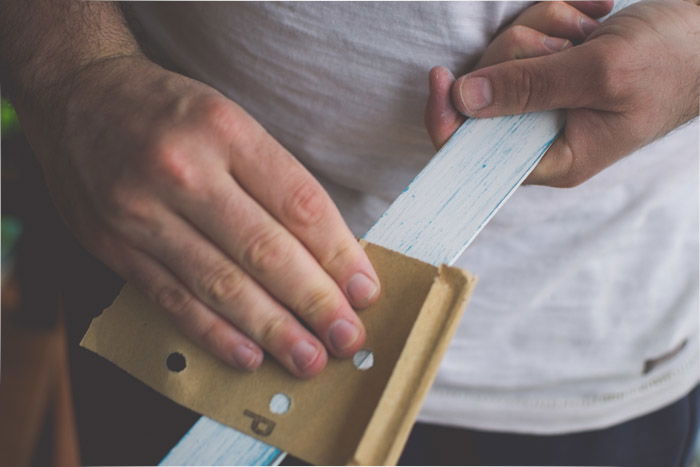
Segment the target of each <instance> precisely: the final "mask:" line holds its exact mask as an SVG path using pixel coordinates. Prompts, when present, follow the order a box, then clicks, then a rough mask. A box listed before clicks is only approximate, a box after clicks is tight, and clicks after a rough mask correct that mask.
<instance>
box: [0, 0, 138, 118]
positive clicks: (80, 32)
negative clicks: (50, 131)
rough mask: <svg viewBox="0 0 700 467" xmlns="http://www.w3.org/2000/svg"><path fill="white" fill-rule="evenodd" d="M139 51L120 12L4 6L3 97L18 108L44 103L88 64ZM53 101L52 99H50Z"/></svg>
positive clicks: (29, 1)
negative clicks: (41, 101) (12, 101)
mask: <svg viewBox="0 0 700 467" xmlns="http://www.w3.org/2000/svg"><path fill="white" fill-rule="evenodd" d="M139 54H140V51H139V47H138V44H137V43H136V41H135V40H134V38H133V36H132V35H131V33H130V31H129V29H128V28H127V26H126V24H125V23H124V20H123V17H122V15H121V12H120V11H119V7H118V6H117V5H116V4H113V3H108V2H89V1H80V0H4V2H3V14H2V15H0V66H1V68H0V70H1V75H0V78H1V79H2V84H3V85H5V86H4V89H3V91H5V92H6V93H9V95H10V97H11V98H12V99H13V100H14V101H15V102H16V104H18V105H20V106H23V107H24V106H26V105H30V106H31V105H32V104H36V103H37V102H38V101H39V100H41V99H47V98H48V97H49V96H50V95H51V94H52V90H53V89H55V88H61V87H63V86H64V85H66V84H68V83H69V82H70V81H71V77H73V76H75V75H76V74H77V73H79V72H80V70H83V69H85V68H86V67H89V66H91V65H92V64H95V63H98V62H101V61H104V60H109V59H111V58H114V57H120V56H125V55H139ZM49 100H51V99H49Z"/></svg>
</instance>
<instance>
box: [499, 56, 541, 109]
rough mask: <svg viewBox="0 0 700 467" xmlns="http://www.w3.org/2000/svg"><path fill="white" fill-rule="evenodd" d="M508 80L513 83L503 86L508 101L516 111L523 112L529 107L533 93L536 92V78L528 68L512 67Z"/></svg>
mask: <svg viewBox="0 0 700 467" xmlns="http://www.w3.org/2000/svg"><path fill="white" fill-rule="evenodd" d="M510 82H511V83H514V85H511V86H506V87H505V90H506V95H508V102H509V103H511V104H512V106H513V109H514V111H515V112H516V113H522V112H525V111H526V110H527V109H528V108H529V107H530V102H531V100H532V99H533V97H534V95H535V94H536V93H537V92H538V89H537V83H538V80H537V79H535V77H534V76H533V75H532V72H531V71H530V69H529V68H526V67H514V68H513V76H512V77H511V79H510Z"/></svg>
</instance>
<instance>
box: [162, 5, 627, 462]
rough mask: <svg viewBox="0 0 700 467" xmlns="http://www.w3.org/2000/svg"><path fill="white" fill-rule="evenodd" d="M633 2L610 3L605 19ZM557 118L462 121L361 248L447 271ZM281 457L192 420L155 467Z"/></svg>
mask: <svg viewBox="0 0 700 467" xmlns="http://www.w3.org/2000/svg"><path fill="white" fill-rule="evenodd" d="M636 1H638V0H616V2H615V6H614V8H613V11H612V12H611V13H610V14H611V15H612V14H614V13H615V12H617V11H619V10H621V9H622V8H625V7H626V6H628V5H630V4H632V3H635V2H636ZM561 125H562V117H561V114H560V113H559V112H556V111H549V112H538V113H530V114H524V115H515V116H509V117H498V118H491V119H470V120H467V121H466V122H465V123H464V124H463V125H462V126H461V127H460V128H459V129H458V130H457V131H456V132H455V133H454V134H453V135H452V137H451V138H450V139H449V141H448V142H447V143H446V144H445V145H444V146H443V147H442V149H441V150H440V151H439V152H438V153H437V154H436V155H435V156H434V157H433V159H432V160H431V161H430V163H429V164H428V165H427V166H426V167H425V168H424V169H423V170H422V171H421V172H420V173H419V174H418V175H417V176H416V178H415V179H414V180H413V181H412V182H411V184H410V185H409V186H408V187H407V188H406V190H405V191H404V192H403V193H401V195H400V196H399V197H398V198H397V199H396V200H395V201H394V202H393V203H392V205H391V206H390V207H389V209H388V210H387V211H386V212H385V213H384V214H383V215H382V217H381V218H380V219H379V220H378V221H377V223H376V224H375V225H374V226H373V227H372V228H371V229H370V230H369V231H368V232H367V234H366V235H365V237H364V238H365V239H366V240H367V241H370V242H373V243H376V244H379V245H382V246H384V247H387V248H390V249H392V250H396V251H399V252H401V253H404V254H406V255H409V256H413V257H414V258H418V259H421V260H423V261H426V262H429V263H432V264H435V265H438V264H441V263H445V264H452V263H453V262H454V260H456V259H457V258H458V257H459V256H460V255H461V254H462V252H463V251H464V249H465V248H466V247H467V246H468V245H469V244H470V243H471V242H472V240H474V238H475V237H476V236H477V235H478V233H479V232H480V231H481V229H482V228H483V227H484V226H485V225H486V224H487V223H488V221H490V220H491V218H492V217H493V215H494V214H495V213H496V211H498V209H499V208H500V207H501V206H502V205H503V204H504V203H505V202H506V200H507V199H508V198H509V197H510V196H511V195H512V194H513V192H514V191H515V189H516V188H517V187H518V186H520V184H521V183H522V181H523V180H524V179H525V178H526V177H527V175H528V174H529V173H530V172H531V171H532V169H534V167H535V166H536V165H537V162H538V161H539V160H540V158H541V157H542V155H543V154H544V153H545V152H546V150H547V149H548V148H549V146H550V145H551V143H552V142H553V141H554V139H555V138H556V135H557V134H558V132H559V129H560V128H561ZM285 455H286V453H284V452H282V451H280V450H279V449H276V448H274V447H272V446H269V445H267V444H265V443H263V442H262V441H258V440H256V439H254V438H251V437H250V436H247V435H245V434H243V433H240V432H238V431H236V430H234V429H233V428H229V427H226V426H224V425H221V424H220V423H218V422H215V421H213V420H211V419H208V418H206V417H202V418H200V419H199V421H198V422H197V423H195V424H194V425H193V426H192V428H191V429H190V431H189V432H187V434H185V436H183V438H182V439H181V440H180V441H179V442H178V444H177V445H176V446H175V447H174V448H173V449H172V450H171V451H170V453H169V454H168V455H167V456H166V457H165V458H164V459H163V461H162V462H161V465H277V464H279V463H280V462H281V461H282V459H284V456H285Z"/></svg>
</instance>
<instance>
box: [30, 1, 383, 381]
mask: <svg viewBox="0 0 700 467" xmlns="http://www.w3.org/2000/svg"><path fill="white" fill-rule="evenodd" d="M76 8H79V7H76ZM91 19H92V20H97V18H91ZM26 74H27V76H29V75H31V74H32V73H29V72H27V73H26ZM67 76H68V77H67V78H65V79H63V80H61V81H60V83H59V82H57V84H56V85H54V86H52V87H51V88H50V89H48V90H47V91H46V93H45V94H44V99H43V100H42V102H41V103H40V104H38V105H40V106H41V108H42V110H43V112H41V113H39V112H37V111H35V110H34V107H36V106H32V105H22V103H20V105H19V109H20V118H23V120H22V124H23V127H24V128H25V130H26V131H27V134H28V137H29V140H30V141H31V143H32V145H33V147H34V149H35V151H36V152H37V156H38V157H39V159H40V161H41V163H42V166H43V168H44V172H45V177H46V180H47V183H48V185H49V189H50V191H51V194H52V196H53V198H54V201H55V203H56V205H57V207H58V209H59V211H60V212H61V214H62V215H63V217H64V219H65V220H66V223H67V224H68V225H69V227H70V228H71V229H72V230H73V232H74V233H75V235H76V236H77V237H78V239H79V240H80V241H81V243H82V244H83V245H84V246H86V247H87V248H88V249H89V250H90V251H91V252H92V253H93V254H95V255H96V256H97V257H98V258H100V259H101V260H102V261H103V262H104V263H105V264H107V265H108V266H110V267H111V268H113V269H114V270H115V271H116V272H117V273H119V274H120V275H121V276H122V277H124V278H125V279H127V280H129V281H131V282H133V283H134V284H135V285H136V286H137V287H138V288H140V289H141V290H142V291H143V292H145V293H146V294H147V295H148V296H149V297H150V298H151V299H152V300H154V301H155V302H157V303H158V304H159V305H161V306H162V307H163V308H164V309H165V310H166V311H167V312H168V313H169V314H170V316H171V318H172V319H173V320H174V321H175V323H176V324H177V325H178V326H179V327H180V329H181V330H182V331H183V332H184V333H186V334H187V335H188V336H190V337H192V338H193V339H194V340H195V341H197V342H199V343H200V344H201V345H202V346H204V347H205V348H207V349H208V350H210V351H211V352H213V353H214V354H215V355H217V356H218V357H220V358H221V359H222V360H224V361H225V362H227V363H229V364H230V365H232V366H234V367H237V368H241V369H248V370H252V369H254V368H256V367H257V366H258V365H260V363H261V361H262V359H263V352H262V349H264V350H267V351H268V352H269V353H270V354H272V356H274V357H275V358H276V359H277V360H278V361H279V362H280V363H281V364H282V365H284V366H285V367H286V368H287V369H288V370H289V371H290V372H292V373H293V374H295V375H297V376H299V377H309V376H312V375H315V374H317V373H319V372H320V371H321V370H322V369H323V367H324V366H325V363H326V360H327V354H326V348H327V349H329V350H330V351H331V352H332V353H333V354H334V355H336V356H341V357H347V356H350V355H352V354H353V353H354V352H356V351H357V350H358V349H359V348H360V346H361V345H362V344H363V342H364V339H365V330H364V328H363V326H362V324H361V322H360V320H359V319H358V317H357V315H356V313H355V312H354V310H353V306H354V307H356V308H364V307H366V306H368V305H369V304H370V303H371V302H373V301H374V300H376V298H377V296H378V293H379V285H378V278H377V276H376V274H375V272H374V270H373V268H372V265H371V264H370V262H369V260H368V258H367V257H366V255H365V253H364V251H363V250H362V248H361V247H360V245H359V244H358V242H357V241H356V240H355V238H354V236H353V235H352V234H351V232H350V231H349V229H348V228H347V226H346V225H345V223H344V222H343V220H342V218H341V216H340V213H339V212H338V210H337V209H336V207H335V206H334V204H333V202H332V201H331V199H330V198H329V197H328V195H327V194H326V193H325V191H324V190H323V189H322V187H321V186H320V184H319V183H318V182H317V181H316V180H315V179H314V178H313V177H312V176H311V175H310V174H309V173H308V172H307V171H306V170H305V169H304V168H303V167H302V165H301V164H300V163H299V162H298V161H297V160H296V159H295V158H294V157H293V156H292V155H291V154H290V153H289V152H288V151H286V150H285V149H284V148H283V147H282V146H281V145H280V144H279V143H277V141H275V140H274V138H272V137H271V136H270V135H269V134H268V133H267V132H266V131H265V130H264V129H263V128H262V127H261V126H260V125H259V124H258V123H257V122H256V121H255V120H254V119H253V118H252V117H251V116H250V115H248V114H247V113H246V112H245V111H244V110H243V109H242V108H241V107H239V106H238V105H236V104H235V103H234V102H232V101H230V100H229V99H227V98H226V97H224V96H222V95H221V94H219V93H218V92H217V91H215V90H214V89H212V88H210V87H209V86H206V85H204V84H202V83H200V82H197V81H194V80H191V79H188V78H185V77H183V76H181V75H178V74H176V73H172V72H170V71H167V70H165V69H163V68H161V67H159V66H158V65H156V64H154V63H152V62H150V61H149V60H147V59H146V58H145V57H143V56H141V55H140V54H138V53H131V54H129V55H116V56H111V57H106V58H104V59H100V60H95V61H94V62H87V63H84V64H83V65H81V66H80V67H79V68H77V69H76V71H75V72H74V73H72V74H70V75H67ZM30 90H31V89H30ZM261 98H262V97H261ZM302 322H303V323H305V324H306V325H307V326H308V329H307V327H305V326H304V324H302Z"/></svg>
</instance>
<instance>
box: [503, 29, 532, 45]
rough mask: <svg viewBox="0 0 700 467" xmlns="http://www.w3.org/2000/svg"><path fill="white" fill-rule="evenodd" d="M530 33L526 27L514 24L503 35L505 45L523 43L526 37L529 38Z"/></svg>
mask: <svg viewBox="0 0 700 467" xmlns="http://www.w3.org/2000/svg"><path fill="white" fill-rule="evenodd" d="M531 33H532V29H530V28H528V27H527V26H523V25H522V24H516V25H514V26H511V27H510V28H508V30H506V32H505V33H504V34H505V39H506V41H507V43H508V44H512V45H515V44H520V43H522V42H523V41H525V40H526V39H527V38H528V37H530V34H531Z"/></svg>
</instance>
